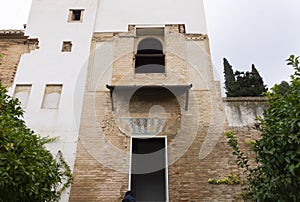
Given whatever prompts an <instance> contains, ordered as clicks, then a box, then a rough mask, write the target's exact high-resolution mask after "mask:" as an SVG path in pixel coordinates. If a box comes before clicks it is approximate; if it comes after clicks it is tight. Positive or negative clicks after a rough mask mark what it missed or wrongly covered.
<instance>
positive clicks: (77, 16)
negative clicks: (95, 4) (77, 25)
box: [68, 9, 84, 22]
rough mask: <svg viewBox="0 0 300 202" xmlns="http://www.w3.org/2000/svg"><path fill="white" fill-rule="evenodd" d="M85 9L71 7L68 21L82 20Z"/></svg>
mask: <svg viewBox="0 0 300 202" xmlns="http://www.w3.org/2000/svg"><path fill="white" fill-rule="evenodd" d="M83 11H84V10H83V9H70V13H69V19H68V22H82V16H83Z"/></svg>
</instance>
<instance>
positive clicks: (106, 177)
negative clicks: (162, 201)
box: [70, 25, 259, 202]
mask: <svg viewBox="0 0 300 202" xmlns="http://www.w3.org/2000/svg"><path fill="white" fill-rule="evenodd" d="M134 30H135V29H134V26H130V27H129V31H128V32H127V33H95V34H94V38H93V40H92V47H95V44H96V43H102V42H103V43H104V42H105V43H111V44H113V47H114V59H113V64H112V67H111V68H112V71H111V72H112V74H111V75H105V76H106V77H110V78H111V83H110V84H112V85H115V86H118V85H121V86H124V85H128V86H130V85H131V86H133V85H162V84H164V85H175V84H176V85H185V84H189V83H191V84H193V82H194V79H199V80H200V82H199V84H197V85H196V86H193V87H192V89H191V90H190V93H189V103H188V105H189V109H188V110H187V111H186V110H185V108H184V106H185V102H186V97H185V94H184V93H183V94H182V93H181V94H180V93H179V95H176V96H174V95H173V96H172V95H166V94H164V93H163V92H161V93H158V94H157V95H156V96H152V97H151V96H150V97H147V93H146V94H145V95H143V91H142V90H141V93H138V91H137V92H135V93H133V94H132V95H131V94H130V92H129V91H126V92H125V91H122V90H119V91H117V90H115V91H117V92H114V93H113V94H112V97H113V99H111V96H110V93H109V91H108V90H91V89H90V88H88V86H89V85H90V83H89V82H90V80H91V77H92V76H91V74H88V77H87V83H86V86H87V87H86V91H85V95H84V103H83V111H82V117H81V129H80V134H79V143H78V146H77V154H76V161H75V168H74V183H73V185H72V189H71V196H70V201H74V202H75V201H76V202H77V201H121V199H122V197H123V195H124V193H125V192H126V190H127V189H128V183H129V175H128V171H129V166H130V165H129V164H130V135H131V133H132V129H131V128H130V127H131V125H130V121H129V122H128V120H131V121H132V120H137V119H138V120H145V119H149V117H151V116H154V117H158V116H159V117H164V118H165V119H166V123H165V125H164V126H163V128H162V130H161V131H160V132H159V134H157V136H166V137H167V139H168V161H169V167H168V178H169V182H168V186H169V200H170V201H242V196H241V187H240V185H211V184H209V183H208V179H209V178H215V179H218V178H224V177H226V176H227V175H228V174H231V173H239V172H240V171H239V170H238V168H237V166H236V164H235V158H234V156H233V155H232V154H231V152H232V151H231V148H230V147H229V146H228V145H227V140H226V139H225V137H224V136H223V132H224V131H226V130H228V129H231V128H230V127H229V126H228V122H227V119H226V114H225V111H224V108H223V101H222V99H221V94H220V90H219V85H220V84H219V83H218V82H215V81H214V79H213V73H212V65H211V58H210V54H207V53H209V44H208V38H207V36H206V35H196V34H184V33H182V32H184V31H183V28H182V27H181V26H180V25H179V26H178V25H166V27H165V34H164V51H165V53H166V73H165V74H141V75H136V74H134V54H135V51H136V50H135V47H136V46H137V40H139V39H138V38H136V37H135V33H134ZM179 31H180V32H181V33H179ZM188 42H195V44H196V45H195V46H190V47H192V48H190V49H187V48H185V47H186V44H187V43H188ZM193 47H201V48H200V49H201V50H200V51H199V50H198V49H197V48H196V49H193ZM197 51H199V54H198V55H197ZM198 56H199V58H201V60H199V58H197V57H198ZM190 57H192V60H193V61H195V64H196V63H197V64H199V65H198V66H197V67H194V66H195V65H194V64H191V63H189V62H187V61H188V60H187V58H190ZM193 57H196V58H193ZM202 60H204V61H202ZM93 68H99V66H97V67H93V65H90V66H89V70H88V72H93ZM197 68H198V69H197ZM188 72H190V73H188ZM191 72H192V73H191ZM195 74H200V75H202V78H197V76H195ZM203 75H205V76H203ZM200 77H201V76H200ZM195 82H198V81H195ZM100 83H101V82H100ZM95 89H97V88H95ZM98 89H99V88H98ZM111 102H113V105H114V108H115V109H114V111H112V104H111ZM154 106H160V107H162V108H163V109H164V110H162V111H159V110H158V111H155V110H154V111H153V112H152V111H151V110H152V109H153V108H152V107H154ZM149 110H150V112H149ZM236 129H237V132H238V133H239V141H240V142H241V143H242V149H246V150H247V149H248V148H247V144H245V142H246V141H247V140H248V139H251V138H253V137H257V136H258V135H259V132H258V131H257V130H256V129H253V128H251V126H249V127H248V126H247V127H241V128H236ZM144 130H146V129H145V128H142V129H140V131H144ZM147 130H148V128H147ZM141 133H143V132H141ZM191 134H192V135H191ZM189 141H190V144H187V143H188V142H189ZM116 151H118V152H116ZM178 151H184V152H183V153H180V152H178ZM114 155H115V156H114ZM116 159H121V160H120V161H118V162H115V161H116Z"/></svg>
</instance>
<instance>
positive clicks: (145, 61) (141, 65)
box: [135, 37, 165, 73]
mask: <svg viewBox="0 0 300 202" xmlns="http://www.w3.org/2000/svg"><path fill="white" fill-rule="evenodd" d="M135 73H165V55H164V53H163V45H162V43H161V42H160V41H159V40H158V39H156V38H153V37H149V38H145V39H143V40H141V41H140V42H139V44H138V47H137V53H136V55H135Z"/></svg>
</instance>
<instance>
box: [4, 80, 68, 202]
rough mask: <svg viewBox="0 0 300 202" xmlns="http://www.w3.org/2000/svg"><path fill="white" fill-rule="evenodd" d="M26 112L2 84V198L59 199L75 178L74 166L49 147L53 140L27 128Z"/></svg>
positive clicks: (24, 201)
mask: <svg viewBox="0 0 300 202" xmlns="http://www.w3.org/2000/svg"><path fill="white" fill-rule="evenodd" d="M23 114H24V111H23V110H22V108H21V106H20V102H19V101H18V99H16V98H13V97H10V96H9V95H8V94H7V91H6V89H5V87H4V86H3V85H2V84H1V83H0V201H1V202H8V201H14V202H17V201H20V202H32V201H34V202H44V201H58V200H59V198H60V195H61V192H62V191H63V190H64V189H66V188H67V187H68V186H69V185H70V183H71V181H72V174H71V171H70V168H69V166H68V165H67V164H66V163H65V162H64V160H63V159H62V158H60V159H59V160H58V161H56V160H55V158H54V157H53V156H52V154H51V153H50V152H49V151H48V150H47V149H46V148H45V144H47V143H49V142H51V141H53V139H49V138H42V137H40V136H38V135H36V134H34V132H33V131H32V130H30V129H29V128H28V127H26V125H25V122H24V120H23Z"/></svg>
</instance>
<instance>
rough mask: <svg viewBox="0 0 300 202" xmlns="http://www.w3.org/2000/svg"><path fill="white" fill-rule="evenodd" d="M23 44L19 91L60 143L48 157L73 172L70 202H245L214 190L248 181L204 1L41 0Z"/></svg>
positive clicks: (30, 112)
mask: <svg viewBox="0 0 300 202" xmlns="http://www.w3.org/2000/svg"><path fill="white" fill-rule="evenodd" d="M25 36H26V37H25V38H24V39H23V40H26V41H30V44H31V45H30V47H31V48H28V50H31V52H30V54H23V55H22V56H21V59H20V62H19V64H18V68H17V69H16V71H15V72H16V73H15V75H14V77H13V79H11V81H13V83H12V84H11V85H8V86H10V87H9V92H10V94H12V95H14V96H15V97H18V98H19V99H20V100H21V102H22V105H23V107H24V108H25V111H26V113H25V120H26V123H27V125H28V126H29V127H31V128H32V129H33V130H34V131H35V132H36V133H38V134H41V135H42V136H50V137H59V138H58V140H57V141H56V142H54V143H51V144H49V145H48V147H49V149H50V151H51V152H52V154H53V155H56V154H57V153H58V152H59V151H61V152H62V154H63V156H64V158H65V159H66V161H67V162H68V164H69V165H70V167H71V168H72V170H73V173H74V182H73V184H72V186H71V188H70V189H69V190H67V191H66V192H65V193H64V195H63V197H62V199H61V201H121V200H122V197H123V195H124V193H125V192H126V191H127V190H131V191H132V192H133V193H134V195H135V197H136V199H137V201H235V200H241V196H240V186H226V185H220V186H219V185H211V184H208V179H209V178H221V177H224V176H226V175H227V174H230V173H233V172H238V170H237V168H236V166H235V161H234V158H233V156H232V155H231V150H230V148H229V147H228V146H227V144H226V140H225V139H224V137H223V133H224V131H225V130H226V129H227V128H228V119H227V116H226V114H227V115H228V114H230V113H231V114H232V111H233V110H234V109H235V108H234V107H232V106H231V105H230V104H228V105H226V110H227V111H226V113H225V110H224V106H223V101H222V97H221V93H220V83H219V82H218V81H216V80H215V79H214V73H213V67H212V62H211V57H210V50H209V39H208V36H207V31H206V25H205V16H204V6H203V2H202V1H196V0H188V1H185V2H183V1H179V0H173V1H172V2H170V1H158V0H153V1H151V2H142V1H138V0H132V1H122V0H114V1H111V0H81V1H76V0H63V1H57V2H53V1H51V0H33V1H32V7H31V11H30V15H29V20H28V24H27V28H26V30H25ZM0 43H1V42H0ZM28 47H29V46H28ZM24 52H26V51H24ZM20 54H22V53H20ZM252 109H253V108H251V109H250V111H251V110H252ZM245 110H246V111H247V110H248V111H249V109H245ZM228 111H229V112H228ZM248 111H247V112H248ZM259 112H261V110H260V111H259ZM233 113H234V112H233ZM251 113H253V116H254V115H256V112H251ZM248 114H249V113H248ZM253 116H252V117H253ZM230 117H231V118H232V116H230ZM233 119H234V118H233ZM251 121H252V122H253V120H252V119H251V120H250V121H248V122H247V123H243V122H242V123H241V124H240V125H237V126H244V125H247V124H248V125H249V123H250V122H251ZM252 122H251V123H252ZM232 123H233V126H235V125H234V124H235V123H236V122H234V121H232ZM237 124H239V123H237ZM229 125H230V123H229Z"/></svg>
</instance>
